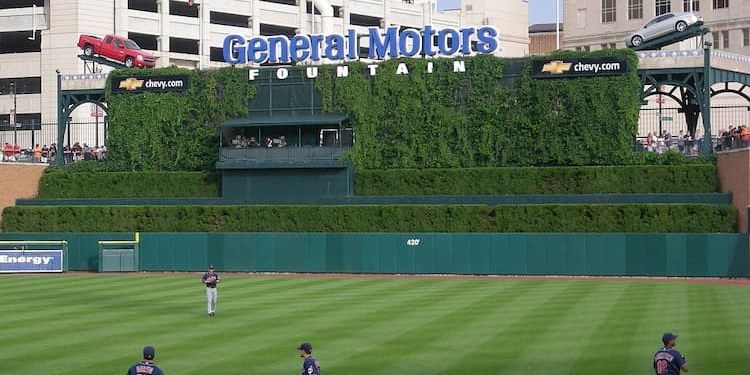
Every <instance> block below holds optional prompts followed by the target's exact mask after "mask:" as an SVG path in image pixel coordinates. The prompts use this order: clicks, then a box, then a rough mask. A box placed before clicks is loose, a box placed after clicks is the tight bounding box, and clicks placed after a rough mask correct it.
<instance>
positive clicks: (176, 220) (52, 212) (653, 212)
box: [2, 204, 737, 233]
mask: <svg viewBox="0 0 750 375" xmlns="http://www.w3.org/2000/svg"><path fill="white" fill-rule="evenodd" d="M736 216H737V212H736V209H735V208H734V207H733V206H731V205H708V204H642V205H636V204H634V205H608V204H605V205H557V204H548V205H508V206H495V207H492V206H480V205H447V206H437V205H435V206H428V205H425V206H60V207H38V206H16V207H9V208H6V209H5V211H4V212H3V221H2V227H3V230H4V231H9V232H133V231H153V232H696V233H711V232H734V230H735V226H736Z"/></svg>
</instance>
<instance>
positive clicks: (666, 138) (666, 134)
mask: <svg viewBox="0 0 750 375" xmlns="http://www.w3.org/2000/svg"><path fill="white" fill-rule="evenodd" d="M664 146H666V147H667V150H669V149H670V148H672V134H671V133H670V132H669V130H665V131H664Z"/></svg>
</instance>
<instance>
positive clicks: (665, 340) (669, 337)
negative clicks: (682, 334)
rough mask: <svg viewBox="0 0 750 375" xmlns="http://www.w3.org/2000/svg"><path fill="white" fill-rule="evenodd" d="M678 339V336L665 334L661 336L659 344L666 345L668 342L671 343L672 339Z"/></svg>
mask: <svg viewBox="0 0 750 375" xmlns="http://www.w3.org/2000/svg"><path fill="white" fill-rule="evenodd" d="M678 337H679V336H677V335H675V334H674V333H665V334H664V335H663V336H662V337H661V342H663V343H665V344H666V343H668V342H670V341H672V340H674V339H676V338H678Z"/></svg>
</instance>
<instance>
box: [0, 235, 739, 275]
mask: <svg viewBox="0 0 750 375" xmlns="http://www.w3.org/2000/svg"><path fill="white" fill-rule="evenodd" d="M132 238H133V234H132V233H2V234H0V239H3V240H22V239H24V240H68V242H69V243H70V244H69V254H70V259H69V260H70V262H69V264H70V269H71V270H73V271H95V270H96V269H97V267H98V264H97V263H98V255H97V251H98V247H97V244H96V241H100V240H131V239H132ZM140 238H141V242H140V255H139V257H140V269H141V270H142V271H202V270H204V269H205V268H206V265H207V264H213V265H214V266H215V267H216V268H217V269H218V270H220V271H224V272H305V273H308V272H309V273H382V274H401V273H405V274H476V275H590V276H687V277H748V237H747V236H746V235H743V234H704V233H668V234H663V233H142V234H141V237H140Z"/></svg>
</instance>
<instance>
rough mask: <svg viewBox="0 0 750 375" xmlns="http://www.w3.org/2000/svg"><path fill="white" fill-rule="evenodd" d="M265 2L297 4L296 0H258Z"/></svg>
mask: <svg viewBox="0 0 750 375" xmlns="http://www.w3.org/2000/svg"><path fill="white" fill-rule="evenodd" d="M260 1H265V2H267V3H276V4H286V5H297V0H260Z"/></svg>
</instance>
